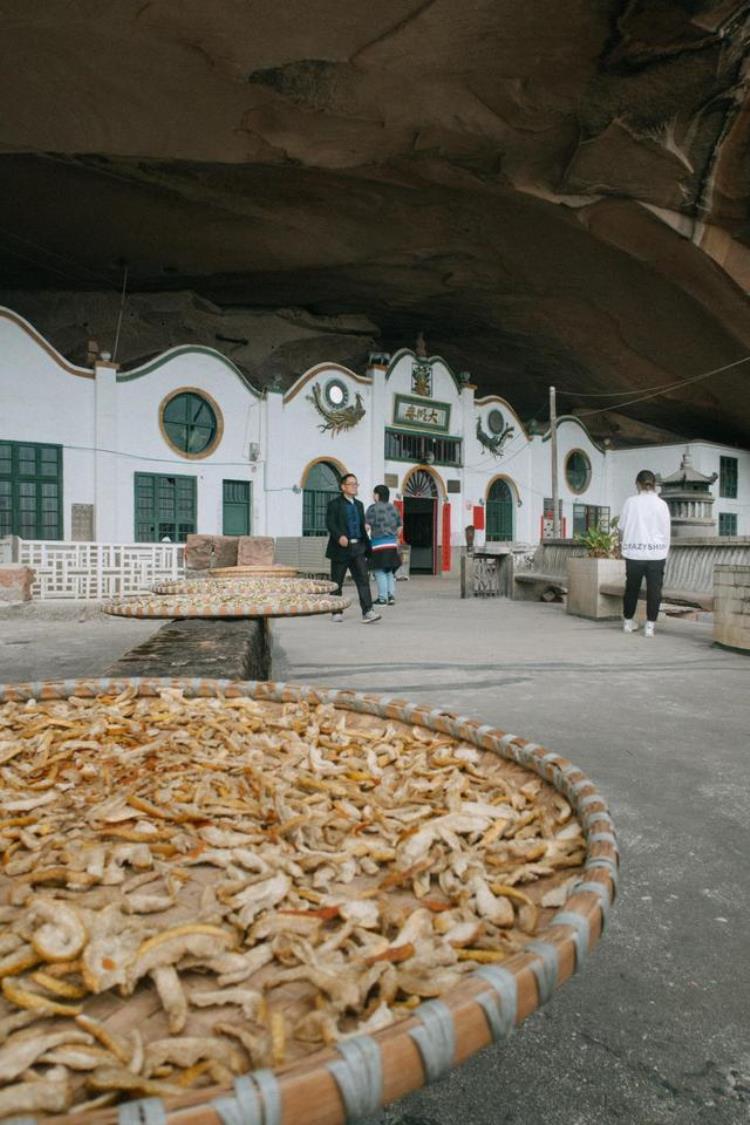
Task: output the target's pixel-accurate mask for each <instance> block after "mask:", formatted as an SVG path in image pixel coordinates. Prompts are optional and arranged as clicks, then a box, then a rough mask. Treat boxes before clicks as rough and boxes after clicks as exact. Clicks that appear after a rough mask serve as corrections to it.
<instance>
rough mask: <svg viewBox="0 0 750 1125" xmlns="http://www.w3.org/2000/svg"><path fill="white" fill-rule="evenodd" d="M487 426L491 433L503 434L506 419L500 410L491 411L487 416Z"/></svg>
mask: <svg viewBox="0 0 750 1125" xmlns="http://www.w3.org/2000/svg"><path fill="white" fill-rule="evenodd" d="M487 425H488V426H489V428H490V433H493V434H501V433H502V432H503V430H504V429H505V419H504V418H503V416H502V414H501V412H500V411H499V410H490V412H489V414H488V415H487Z"/></svg>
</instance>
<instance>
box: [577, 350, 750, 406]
mask: <svg viewBox="0 0 750 1125" xmlns="http://www.w3.org/2000/svg"><path fill="white" fill-rule="evenodd" d="M748 362H750V355H746V356H743V357H742V359H736V360H734V361H733V362H732V363H725V364H724V365H723V366H722V367H714V368H712V370H711V371H702V372H701V374H700V375H692V376H690V378H688V379H678V380H677V381H676V382H673V383H664V384H663V385H662V386H660V387H654V388H653V389H652V390H650V391H647V392H646V394H643V395H638V396H637V397H636V398H631V399H627V400H626V401H624V402H616V403H613V404H612V405H611V406H604V407H601V408H599V409H598V410H585V411H582V412H581V413H580V414H578V415H577V417H578V418H588V417H590V416H591V415H592V414H604V413H606V411H608V410H619V409H620V408H621V407H623V406H632V405H633V404H634V403H636V402H645V401H646V400H647V399H650V398H656V397H657V396H658V395H660V394H663V393H664V392H666V391H674V390H678V389H679V388H680V387H689V386H690V385H691V383H698V382H700V381H701V380H702V379H709V378H710V377H711V376H712V375H721V374H723V372H725V371H731V370H732V368H734V367H740V366H741V365H742V364H743V363H748ZM557 393H558V394H563V395H571V396H573V397H577V398H616V397H617V396H618V395H621V394H622V393H623V392H622V391H562V390H558V391H557Z"/></svg>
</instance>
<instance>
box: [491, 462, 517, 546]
mask: <svg viewBox="0 0 750 1125" xmlns="http://www.w3.org/2000/svg"><path fill="white" fill-rule="evenodd" d="M513 508H514V503H513V491H512V489H511V487H510V485H509V484H508V482H507V480H503V478H502V477H498V478H497V479H496V480H493V482H492V484H491V485H490V488H489V492H488V493H487V501H486V517H487V518H486V521H485V527H486V529H485V539H486V540H487V542H488V543H491V542H496V543H497V542H500V543H503V542H510V541H511V540H512V539H513Z"/></svg>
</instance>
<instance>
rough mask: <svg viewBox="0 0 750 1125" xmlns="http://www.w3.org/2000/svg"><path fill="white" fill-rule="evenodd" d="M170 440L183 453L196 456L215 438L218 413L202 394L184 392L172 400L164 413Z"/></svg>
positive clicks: (165, 426) (163, 418)
mask: <svg viewBox="0 0 750 1125" xmlns="http://www.w3.org/2000/svg"><path fill="white" fill-rule="evenodd" d="M162 421H163V423H164V430H165V432H166V434H167V437H168V438H169V440H170V441H171V442H172V445H174V446H175V447H176V448H177V449H179V450H180V452H182V453H188V454H192V455H193V456H196V454H198V453H203V452H204V450H206V449H208V447H209V446H210V445H211V444H212V443H213V441H214V439H215V437H216V430H217V424H216V414H215V413H214V411H213V408H212V406H211V405H210V403H208V402H207V401H206V399H205V398H203V396H202V395H198V394H195V393H194V392H192V391H190V392H187V391H186V392H184V393H183V394H178V395H175V396H174V398H171V399H170V400H169V402H168V403H167V405H166V406H165V407H164V411H163V414H162Z"/></svg>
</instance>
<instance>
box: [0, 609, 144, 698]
mask: <svg viewBox="0 0 750 1125" xmlns="http://www.w3.org/2000/svg"><path fill="white" fill-rule="evenodd" d="M163 624H164V622H163V621H139V620H138V619H137V618H134V617H110V616H108V615H107V614H106V613H102V611H101V609H100V608H99V606H98V605H97V604H96V603H94V602H74V601H70V602H69V601H59V602H28V603H26V604H25V605H14V606H0V683H10V682H16V683H18V682H19V681H21V680H66V679H69V678H72V677H80V676H101V675H102V673H103V672H104V670H105V669H106V668H107V667H108V665H110V664H112V663H113V661H115V660H116V659H117V658H118V657H119V656H123V655H124V654H125V653H126V652H127V651H128V650H129V649H131V648H134V647H135V646H136V645H137V644H140V643H141V641H145V640H146V638H147V637H149V636H150V635H151V634H152V633H154V632H156V630H157V629H158V628H159V627H160V626H161V625H163Z"/></svg>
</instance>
